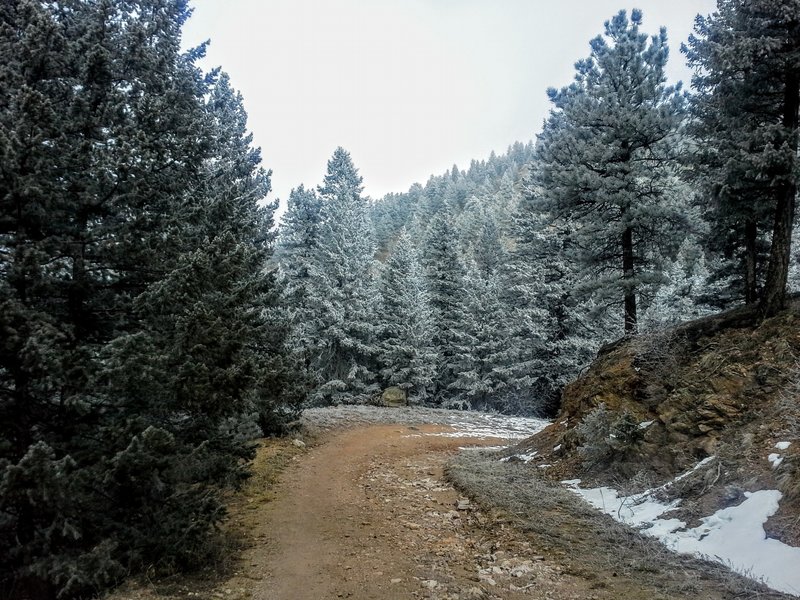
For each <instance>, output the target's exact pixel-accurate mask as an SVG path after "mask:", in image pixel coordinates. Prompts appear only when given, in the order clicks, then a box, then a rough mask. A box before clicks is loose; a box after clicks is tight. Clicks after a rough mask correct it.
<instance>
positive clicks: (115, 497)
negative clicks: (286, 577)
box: [0, 0, 289, 599]
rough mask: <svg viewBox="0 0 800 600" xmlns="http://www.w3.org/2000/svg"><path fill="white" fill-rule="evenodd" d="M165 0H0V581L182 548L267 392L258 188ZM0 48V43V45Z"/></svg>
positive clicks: (272, 399) (118, 570) (194, 547)
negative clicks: (242, 425) (232, 430)
mask: <svg viewBox="0 0 800 600" xmlns="http://www.w3.org/2000/svg"><path fill="white" fill-rule="evenodd" d="M188 15H189V11H188V9H187V6H186V3H185V2H183V1H179V0H132V1H130V2H125V3H122V2H117V1H113V0H100V1H98V2H91V3H90V2H83V1H79V0H66V1H65V2H58V3H41V2H28V1H21V0H20V1H13V0H12V1H11V2H5V3H3V5H2V7H0V52H2V55H3V57H4V60H3V62H2V64H0V154H1V155H2V157H3V160H2V161H0V307H1V308H0V329H2V331H3V335H2V336H1V337H0V547H2V548H3V549H4V551H3V552H2V553H0V588H3V589H9V588H14V589H16V590H17V591H18V593H19V594H20V595H21V597H32V598H42V599H48V598H54V597H56V596H58V597H59V598H71V597H77V596H84V597H85V596H86V595H88V594H91V593H93V592H96V591H98V590H100V589H102V588H103V587H105V586H107V585H109V584H111V583H113V581H114V580H115V579H116V578H118V577H119V576H121V575H123V574H125V573H129V572H131V571H136V570H137V569H141V568H143V567H151V566H154V567H156V568H172V567H176V566H181V565H188V564H196V563H197V562H198V561H200V560H202V559H203V556H204V555H205V554H206V553H207V552H208V551H209V541H210V536H211V534H212V533H213V530H214V525H215V524H217V523H218V522H219V521H220V519H221V518H222V516H223V510H222V508H221V502H220V493H219V492H220V488H221V487H222V486H225V485H228V484H233V483H235V482H237V481H239V480H240V479H241V477H242V476H244V474H245V473H244V471H245V463H244V462H243V461H242V459H246V458H247V457H248V456H250V453H251V448H250V446H249V444H247V443H246V442H245V441H244V440H242V439H240V438H234V437H232V436H230V435H227V433H226V432H225V428H226V427H227V426H228V425H229V424H230V421H231V419H233V420H236V419H240V420H241V419H244V418H246V415H247V414H250V413H253V415H254V413H259V412H261V413H262V414H267V413H269V412H271V411H272V410H273V408H275V407H276V406H277V405H279V404H280V403H282V402H283V399H281V398H282V396H281V394H283V390H282V383H281V381H280V380H281V379H282V378H287V375H286V371H285V370H284V369H285V368H286V367H288V366H289V365H284V364H281V361H280V360H278V358H279V357H278V355H277V354H273V353H279V352H280V351H281V345H282V334H281V330H282V327H281V326H280V325H279V324H278V323H274V322H272V321H271V320H270V310H271V307H272V304H271V303H272V301H273V299H274V293H273V288H272V281H271V279H270V278H264V277H263V270H264V267H265V261H266V259H267V258H268V256H269V254H270V252H271V245H272V241H271V237H270V234H269V229H270V227H271V218H272V210H273V207H271V206H268V207H266V208H264V209H260V208H258V205H257V202H258V201H259V200H260V199H261V198H262V197H263V195H264V194H266V192H267V190H268V189H269V183H268V175H267V174H266V173H264V172H263V171H261V170H260V169H259V168H258V163H259V160H260V159H259V156H258V152H257V151H254V150H252V149H251V148H250V139H249V137H248V136H247V134H246V132H245V115H244V111H243V110H242V107H241V99H240V98H238V96H236V95H235V94H234V93H233V92H232V90H231V89H230V87H229V85H228V82H227V78H226V77H224V76H222V75H219V74H217V73H212V74H210V75H209V76H207V77H206V76H204V75H203V74H202V73H201V72H200V71H199V69H197V68H196V67H195V65H194V62H195V60H196V59H197V58H199V57H200V56H201V55H202V48H200V49H197V50H194V51H190V52H188V53H185V54H184V53H181V51H180V30H181V27H182V25H183V23H184V21H185V20H186V18H188ZM6 57H8V60H6Z"/></svg>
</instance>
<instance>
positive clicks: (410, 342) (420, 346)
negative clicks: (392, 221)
mask: <svg viewBox="0 0 800 600" xmlns="http://www.w3.org/2000/svg"><path fill="white" fill-rule="evenodd" d="M380 292H381V309H380V312H379V313H378V314H377V319H376V323H377V326H378V339H379V346H380V363H381V376H382V378H383V381H384V384H385V385H388V386H397V387H400V388H401V389H404V390H407V393H408V395H409V399H410V400H411V401H414V402H426V401H427V400H428V398H429V396H430V394H431V391H432V389H433V378H434V376H435V374H436V358H437V357H436V352H435V351H434V348H433V340H432V334H433V315H432V313H431V310H430V306H429V299H428V292H427V290H426V288H425V281H424V279H423V277H422V272H421V268H420V266H419V261H418V259H417V255H416V249H415V248H414V246H413V243H412V241H411V237H410V236H409V235H408V233H407V232H406V231H405V229H402V230H401V232H400V235H399V236H398V239H397V242H396V244H395V246H394V251H393V252H392V254H391V256H390V257H389V259H388V260H387V262H386V265H385V267H384V269H383V272H382V273H381V281H380Z"/></svg>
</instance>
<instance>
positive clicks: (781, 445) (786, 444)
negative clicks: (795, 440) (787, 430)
mask: <svg viewBox="0 0 800 600" xmlns="http://www.w3.org/2000/svg"><path fill="white" fill-rule="evenodd" d="M791 445H792V442H778V443H777V444H775V447H776V448H777V449H778V450H787V449H788V448H789V446H791Z"/></svg>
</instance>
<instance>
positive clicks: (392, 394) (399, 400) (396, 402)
mask: <svg viewBox="0 0 800 600" xmlns="http://www.w3.org/2000/svg"><path fill="white" fill-rule="evenodd" d="M381 403H382V404H383V405H384V406H408V394H406V391H405V390H404V389H402V388H399V387H396V386H392V387H389V388H386V389H385V390H383V394H381Z"/></svg>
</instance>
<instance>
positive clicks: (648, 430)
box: [517, 301, 800, 538]
mask: <svg viewBox="0 0 800 600" xmlns="http://www.w3.org/2000/svg"><path fill="white" fill-rule="evenodd" d="M798 361H800V306H798V302H797V301H795V303H794V304H793V306H792V307H791V308H790V309H789V310H787V311H785V312H783V313H781V314H779V315H778V316H776V317H774V318H772V319H768V320H766V321H763V322H760V321H758V320H757V317H756V315H755V314H754V312H753V311H749V310H747V309H737V310H734V311H729V312H727V313H723V314H721V315H715V316H713V317H708V318H705V319H701V320H698V321H693V322H690V323H686V324H684V325H681V326H678V327H676V328H674V329H670V330H667V331H665V332H661V333H657V334H652V335H646V336H639V337H635V338H630V339H625V340H621V341H619V342H617V343H615V344H611V345H609V346H607V347H605V348H603V349H602V350H601V351H600V354H599V356H598V357H597V359H596V360H595V361H594V363H593V364H592V365H591V366H590V367H589V369H587V371H586V372H585V373H584V374H583V375H582V376H581V377H579V378H578V379H577V380H576V381H574V382H572V383H571V384H569V385H568V386H567V387H566V389H565V390H564V394H563V403H562V409H561V412H560V414H559V416H558V418H557V419H556V421H555V422H554V423H553V424H552V425H551V426H549V427H548V428H547V429H545V430H544V431H543V432H542V433H540V434H538V435H537V436H534V437H533V438H531V439H529V440H527V441H526V442H524V443H523V444H522V445H521V448H519V449H518V450H517V451H518V452H522V451H525V452H530V451H531V450H537V451H538V454H537V460H536V461H534V462H540V463H542V464H549V463H552V466H549V467H548V468H547V469H546V472H548V473H549V474H551V475H552V476H553V477H554V478H561V479H568V478H572V477H576V476H577V477H581V478H583V479H584V480H585V481H592V480H594V481H595V482H602V483H604V484H606V483H609V482H613V481H615V480H616V481H621V480H627V481H631V480H633V479H635V478H637V477H641V478H642V480H643V482H649V483H654V482H659V483H660V482H663V481H666V480H668V479H670V478H672V477H674V476H675V475H677V474H678V473H681V472H683V471H686V470H687V469H689V468H691V467H692V466H693V465H694V464H696V463H697V462H698V461H699V460H700V459H703V458H705V457H707V456H709V455H712V454H713V455H715V456H717V457H718V459H719V462H720V464H721V465H722V466H721V467H720V469H719V472H718V473H715V477H717V480H716V481H715V482H714V486H715V487H716V488H719V490H718V491H719V495H720V498H719V500H720V502H722V500H723V496H724V493H723V492H724V489H725V486H728V487H729V488H730V486H739V487H740V488H741V489H745V490H755V489H764V488H772V489H775V488H778V489H783V490H784V494H785V495H786V498H785V500H784V503H785V505H786V510H787V511H788V510H793V509H791V506H790V501H789V496H790V494H788V491H789V490H790V489H791V485H792V484H791V483H788V482H786V481H782V480H781V478H782V477H783V480H786V478H787V476H786V474H785V473H783V471H785V470H787V469H788V466H784V465H779V466H777V467H773V466H772V465H770V463H769V462H768V461H767V458H766V457H767V455H768V454H769V452H774V449H772V448H773V446H774V444H775V443H776V442H778V441H780V440H790V439H792V438H793V437H797V436H798V434H800V367H799V366H798V365H799V364H800V363H799V362H798ZM601 404H603V405H605V408H606V409H607V410H608V411H612V412H613V414H614V415H623V414H626V415H630V416H632V417H633V419H634V420H635V422H638V424H639V427H640V429H641V431H640V433H641V434H642V435H640V436H637V439H636V442H635V444H634V445H633V446H632V447H631V448H630V449H628V451H626V452H620V453H616V454H613V453H612V456H611V457H610V458H609V459H608V460H606V461H604V462H602V463H601V462H597V461H596V462H595V463H591V464H590V463H589V462H588V461H586V460H585V457H586V455H587V453H586V452H585V450H582V447H583V448H585V446H586V445H587V440H586V439H585V437H586V436H585V430H586V428H585V427H584V428H581V427H580V425H581V423H582V422H584V420H585V418H586V416H587V415H588V414H590V413H592V411H595V410H597V409H598V407H599V406H600V405H601ZM582 430H583V431H582ZM797 446H800V444H797ZM554 448H558V451H555V450H554ZM798 450H800V448H798ZM794 452H795V450H794V449H792V448H789V450H788V451H787V459H789V458H791V455H792V454H793V453H794ZM787 464H789V463H787ZM798 477H800V473H799V474H798ZM699 487H700V488H702V492H701V490H700V489H698V490H697V491H698V492H701V493H703V494H706V493H708V491H709V489H710V488H711V487H713V486H711V484H710V483H708V482H706V483H704V484H703V485H699ZM797 504H798V507H796V508H800V502H797ZM781 510H782V511H783V510H784V504H782V509H781ZM796 534H797V537H798V538H800V527H798V528H797V532H796ZM789 537H793V535H790V536H789Z"/></svg>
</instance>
